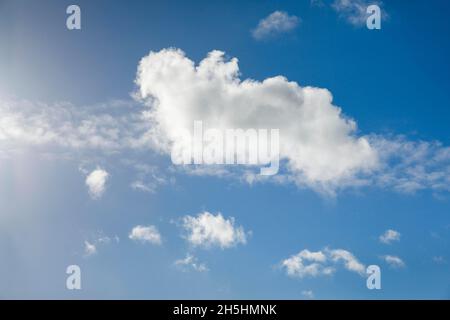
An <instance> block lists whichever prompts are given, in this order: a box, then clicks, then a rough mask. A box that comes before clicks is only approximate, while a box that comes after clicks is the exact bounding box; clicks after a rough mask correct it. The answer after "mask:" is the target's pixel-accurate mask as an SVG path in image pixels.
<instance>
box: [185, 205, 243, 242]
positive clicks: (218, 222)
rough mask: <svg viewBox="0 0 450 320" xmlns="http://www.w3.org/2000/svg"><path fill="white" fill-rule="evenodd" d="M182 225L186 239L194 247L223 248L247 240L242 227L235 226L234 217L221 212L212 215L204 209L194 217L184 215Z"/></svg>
mask: <svg viewBox="0 0 450 320" xmlns="http://www.w3.org/2000/svg"><path fill="white" fill-rule="evenodd" d="M182 226H183V228H184V229H185V231H186V235H185V238H186V240H187V241H188V242H189V243H190V244H191V245H193V246H195V247H205V248H209V247H214V246H218V247H220V248H222V249H225V248H229V247H233V246H236V245H238V244H245V243H246V242H247V237H246V234H245V231H244V228H243V227H242V226H235V221H234V218H232V217H231V218H228V219H226V218H224V217H223V216H222V214H221V213H217V214H216V215H214V214H212V213H209V212H207V211H205V212H203V213H199V214H198V215H197V216H196V217H193V216H186V217H184V218H183V225H182Z"/></svg>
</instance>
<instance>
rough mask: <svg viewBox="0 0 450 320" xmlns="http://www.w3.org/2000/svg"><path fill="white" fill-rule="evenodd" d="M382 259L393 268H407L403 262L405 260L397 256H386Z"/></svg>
mask: <svg viewBox="0 0 450 320" xmlns="http://www.w3.org/2000/svg"><path fill="white" fill-rule="evenodd" d="M382 258H383V260H384V261H385V262H386V263H387V264H388V265H389V266H390V267H391V268H403V267H405V263H404V262H403V260H402V259H400V258H399V257H397V256H391V255H385V256H383V257H382Z"/></svg>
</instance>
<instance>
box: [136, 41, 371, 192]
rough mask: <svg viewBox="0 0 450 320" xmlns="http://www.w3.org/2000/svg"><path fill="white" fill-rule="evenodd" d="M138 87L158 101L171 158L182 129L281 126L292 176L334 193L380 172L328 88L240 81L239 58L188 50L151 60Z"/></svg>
mask: <svg viewBox="0 0 450 320" xmlns="http://www.w3.org/2000/svg"><path fill="white" fill-rule="evenodd" d="M136 83H137V85H138V86H139V94H140V97H141V98H142V99H144V100H146V101H148V102H149V104H151V108H150V109H149V111H148V112H147V117H148V119H149V120H151V121H152V122H153V125H154V129H153V130H154V131H155V132H157V133H158V134H157V135H155V136H154V142H155V145H156V146H158V147H159V150H161V151H163V152H166V153H167V154H169V153H170V150H171V146H172V145H173V144H174V143H178V144H182V143H183V141H180V140H181V139H183V137H182V136H181V135H180V129H181V128H183V129H185V130H189V131H190V132H192V130H193V129H192V127H193V123H194V121H195V120H202V121H203V126H204V127H209V128H217V129H223V130H224V129H227V128H242V129H249V128H254V129H280V157H281V159H283V160H285V163H286V170H287V171H288V172H289V177H288V179H289V180H291V181H294V182H295V183H297V184H298V185H308V186H311V187H313V188H315V189H319V190H322V191H326V192H330V193H332V192H333V191H334V190H335V189H336V188H337V187H338V186H340V185H349V184H350V185H352V184H355V183H359V182H358V181H357V179H356V176H357V175H358V174H361V173H365V172H369V171H371V170H373V169H374V168H376V166H377V164H378V156H377V153H376V150H374V149H373V148H372V147H371V146H370V144H369V141H368V139H367V138H366V137H358V136H356V134H355V131H356V123H355V122H354V121H353V120H351V119H349V118H348V117H346V116H344V115H343V114H342V112H341V109H340V108H338V107H336V106H334V105H333V104H332V96H331V93H330V92H329V91H328V90H326V89H320V88H314V87H300V86H299V85H298V84H297V83H295V82H291V81H288V80H287V79H286V78H284V77H282V76H277V77H273V78H268V79H265V80H264V81H262V82H259V81H255V80H251V79H247V80H241V79H239V67H238V63H237V59H236V58H233V59H231V60H229V61H226V60H225V59H224V53H223V52H221V51H212V52H210V53H209V54H208V56H207V57H206V58H205V59H204V60H203V61H201V62H200V64H199V65H198V66H196V65H195V64H194V62H193V61H191V60H190V59H188V58H187V57H186V56H185V55H184V53H183V52H182V51H181V50H177V49H164V50H161V51H160V52H151V53H150V54H149V55H148V56H146V57H144V58H143V59H142V60H141V62H140V64H139V68H138V75H137V79H136Z"/></svg>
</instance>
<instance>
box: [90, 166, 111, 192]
mask: <svg viewBox="0 0 450 320" xmlns="http://www.w3.org/2000/svg"><path fill="white" fill-rule="evenodd" d="M108 178H109V173H108V172H106V171H105V170H103V169H101V168H97V169H95V170H94V171H92V172H91V173H90V174H89V175H88V176H87V177H86V181H85V183H86V186H87V187H88V191H89V195H90V196H91V198H92V199H99V198H100V197H101V196H102V195H103V194H104V193H105V190H106V181H107V180H108Z"/></svg>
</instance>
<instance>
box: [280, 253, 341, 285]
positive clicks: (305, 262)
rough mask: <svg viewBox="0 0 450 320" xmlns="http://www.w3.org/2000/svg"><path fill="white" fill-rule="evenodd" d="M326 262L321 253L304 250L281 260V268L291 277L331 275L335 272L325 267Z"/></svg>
mask: <svg viewBox="0 0 450 320" xmlns="http://www.w3.org/2000/svg"><path fill="white" fill-rule="evenodd" d="M326 261H327V257H326V256H325V254H324V253H323V252H322V251H317V252H311V251H309V250H307V249H305V250H302V251H300V252H299V253H298V254H296V255H293V256H291V257H290V258H288V259H286V260H283V261H282V262H281V266H282V267H283V268H285V269H286V273H287V275H288V276H291V277H298V278H303V277H306V276H311V277H315V276H318V275H331V274H333V272H334V271H335V270H334V268H332V267H325V266H324V263H325V262H326Z"/></svg>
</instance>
